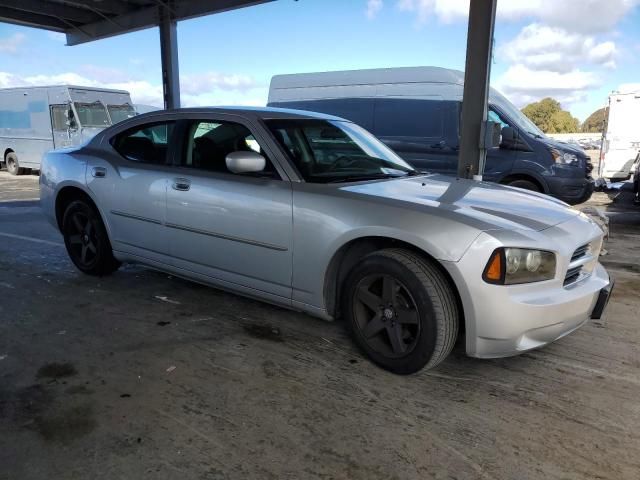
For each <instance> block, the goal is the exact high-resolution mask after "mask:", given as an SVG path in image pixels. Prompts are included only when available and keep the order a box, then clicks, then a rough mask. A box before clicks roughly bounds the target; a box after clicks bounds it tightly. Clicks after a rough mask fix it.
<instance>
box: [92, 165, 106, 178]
mask: <svg viewBox="0 0 640 480" xmlns="http://www.w3.org/2000/svg"><path fill="white" fill-rule="evenodd" d="M91 175H92V176H93V177H95V178H104V177H106V176H107V169H106V168H104V167H93V169H92V170H91Z"/></svg>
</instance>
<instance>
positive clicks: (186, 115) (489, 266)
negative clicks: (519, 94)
mask: <svg viewBox="0 0 640 480" xmlns="http://www.w3.org/2000/svg"><path fill="white" fill-rule="evenodd" d="M40 188H41V202H42V207H43V209H44V211H45V212H46V214H47V215H48V217H49V218H50V221H51V222H52V224H53V225H55V226H56V228H59V229H60V231H61V232H62V234H63V236H64V240H65V244H66V247H67V250H68V253H69V256H70V258H71V260H72V261H73V263H74V264H75V265H76V266H77V267H78V268H79V269H80V270H81V271H83V272H85V273H87V274H91V275H106V274H109V273H111V272H113V271H114V270H116V269H117V268H118V266H119V265H120V264H121V262H139V263H142V264H146V265H149V266H151V267H153V268H156V269H160V270H163V271H166V272H170V273H172V274H174V275H178V276H181V277H185V278H189V279H191V280H194V281H197V282H202V283H205V284H209V285H212V286H215V287H218V288H222V289H226V290H231V291H233V292H237V293H239V294H242V295H247V296H250V297H254V298H258V299H261V300H264V301H267V302H271V303H276V304H278V305H283V306H286V307H289V308H292V309H296V310H300V311H304V312H307V313H310V314H312V315H316V316H319V317H322V318H326V319H333V318H339V317H341V318H344V320H345V323H346V324H347V325H348V327H349V328H350V330H351V332H352V334H353V338H354V340H355V342H356V343H357V344H358V345H359V346H360V347H361V349H362V350H363V351H364V352H365V353H366V354H367V355H368V356H369V357H370V358H371V359H372V360H373V361H374V362H376V363H377V364H379V365H380V366H382V367H384V368H386V369H388V370H391V371H393V372H397V373H411V372H415V371H417V370H419V369H421V368H423V367H426V368H431V367H434V366H435V365H437V364H438V363H439V362H441V361H442V360H443V359H444V358H445V357H446V356H447V355H448V354H449V352H450V351H451V349H452V347H453V345H454V343H455V342H456V340H457V338H458V336H459V332H461V331H462V329H463V328H464V333H465V344H466V351H467V353H468V354H469V355H471V356H475V357H499V356H507V355H513V354H517V353H520V352H523V351H526V350H529V349H532V348H536V347H540V346H542V345H545V344H547V343H549V342H552V341H554V340H556V339H558V338H560V337H562V336H564V335H566V334H568V333H570V332H571V331H573V330H575V329H577V328H578V327H580V326H581V325H583V324H584V323H585V322H586V321H588V319H589V318H597V317H599V316H600V315H601V314H602V312H603V310H604V307H605V306H606V303H607V300H608V297H609V292H610V290H611V281H610V279H609V276H608V274H607V272H606V271H605V270H604V268H603V267H602V266H601V265H600V264H599V263H598V256H599V253H600V249H601V246H602V239H603V233H602V231H601V230H600V229H599V227H598V226H597V225H596V224H595V223H593V222H592V221H591V220H590V219H589V218H588V217H586V216H584V215H583V214H581V213H579V212H578V211H576V210H573V209H571V208H569V207H568V206H567V205H566V204H564V203H562V202H559V201H557V200H553V199H551V198H548V197H545V196H543V195H541V194H534V193H530V192H526V191H524V190H519V189H516V188H508V187H501V186H498V185H494V184H486V183H480V182H472V181H466V180H458V179H455V178H450V177H445V176H439V175H428V174H422V173H419V172H417V171H416V170H414V169H413V168H412V167H411V166H409V165H408V164H407V163H406V162H404V161H403V160H402V159H401V158H399V157H398V156H397V155H396V154H394V153H393V152H392V151H391V150H390V149H389V148H387V147H386V146H385V145H384V144H382V143H381V142H380V141H378V140H377V139H376V138H375V137H374V136H372V135H371V134H370V133H368V132H367V131H366V130H364V129H362V128H361V127H359V126H357V125H355V124H354V123H351V122H349V121H346V120H343V119H340V118H336V117H330V116H327V115H320V114H310V113H308V112H296V111H288V110H279V109H233V108H200V109H183V110H176V111H168V112H154V113H150V114H146V115H141V116H139V117H136V118H133V119H130V120H127V121H124V122H122V123H120V124H118V125H116V126H114V127H111V128H109V129H107V130H105V131H104V132H102V133H99V134H98V135H97V136H96V137H95V138H94V139H93V140H91V141H90V142H89V143H87V144H85V145H84V146H81V147H78V148H73V149H68V150H62V151H54V152H50V153H48V154H47V155H46V156H45V158H44V161H43V163H42V170H41V177H40Z"/></svg>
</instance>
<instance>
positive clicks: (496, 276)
mask: <svg viewBox="0 0 640 480" xmlns="http://www.w3.org/2000/svg"><path fill="white" fill-rule="evenodd" d="M555 271H556V256H555V254H554V253H553V252H546V251H544V250H530V249H525V248H498V249H496V250H495V251H494V252H493V253H492V254H491V258H489V262H488V263H487V266H486V267H485V269H484V272H483V273H482V279H483V280H484V281H485V282H487V283H494V284H498V285H516V284H519V283H533V282H542V281H544V280H551V279H552V278H554V276H555Z"/></svg>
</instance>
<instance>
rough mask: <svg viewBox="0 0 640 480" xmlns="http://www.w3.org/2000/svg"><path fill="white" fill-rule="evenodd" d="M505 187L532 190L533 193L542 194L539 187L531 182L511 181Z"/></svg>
mask: <svg viewBox="0 0 640 480" xmlns="http://www.w3.org/2000/svg"><path fill="white" fill-rule="evenodd" d="M505 185H508V186H509V187H517V188H522V189H524V190H531V191H532V192H539V193H541V192H542V191H541V190H540V187H539V186H538V185H536V184H535V183H533V182H531V181H529V180H523V179H517V180H511V181H510V182H508V183H506V184H505Z"/></svg>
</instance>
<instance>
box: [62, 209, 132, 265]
mask: <svg viewBox="0 0 640 480" xmlns="http://www.w3.org/2000/svg"><path fill="white" fill-rule="evenodd" d="M62 234H63V236H64V244H65V246H66V247H67V253H68V254H69V258H71V261H72V262H73V263H74V265H75V266H76V267H78V269H79V270H80V271H82V272H84V273H86V274H88V275H96V276H103V275H109V274H110V273H113V272H115V271H116V270H117V269H118V267H120V262H118V261H117V260H116V259H115V258H114V256H113V250H112V248H111V242H109V236H108V235H107V231H106V229H105V228H104V224H103V223H102V219H101V218H100V215H99V213H98V212H97V211H96V210H95V208H93V206H91V205H89V204H88V203H87V202H85V201H83V200H76V201H73V202H71V203H70V204H69V206H68V207H67V209H66V210H65V212H64V216H63V219H62Z"/></svg>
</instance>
